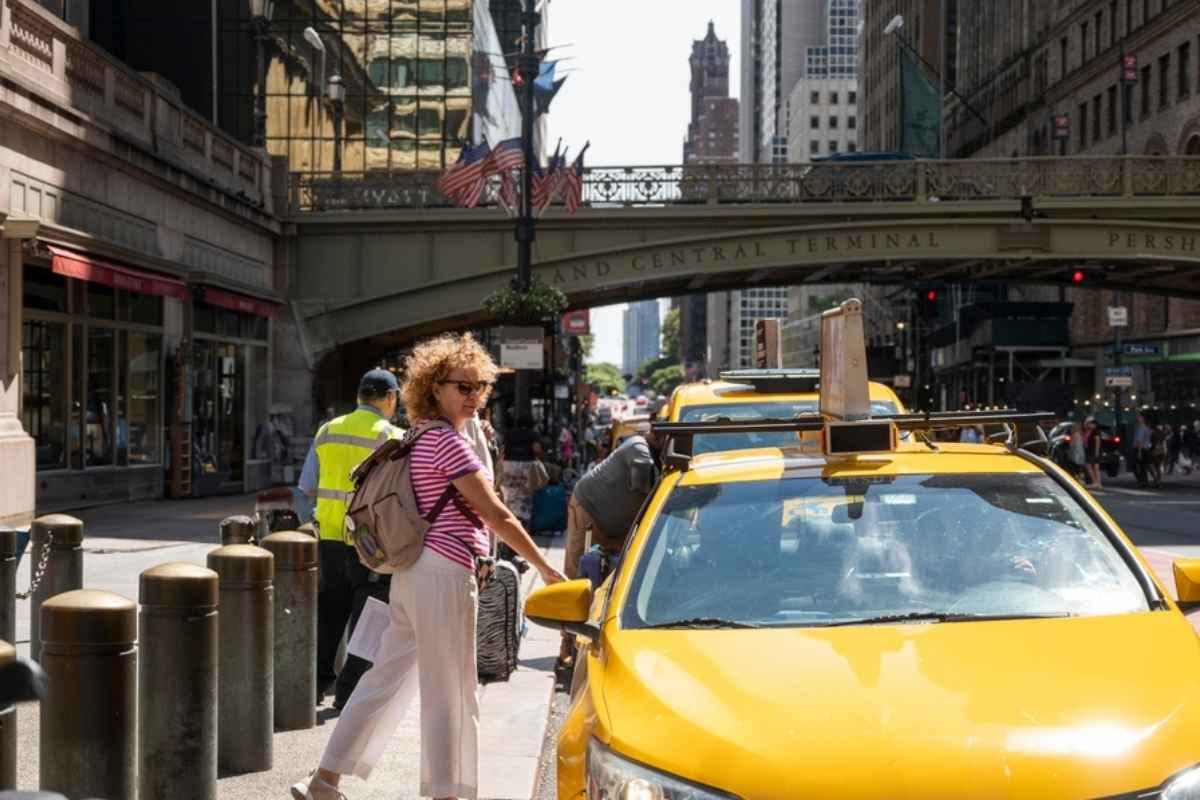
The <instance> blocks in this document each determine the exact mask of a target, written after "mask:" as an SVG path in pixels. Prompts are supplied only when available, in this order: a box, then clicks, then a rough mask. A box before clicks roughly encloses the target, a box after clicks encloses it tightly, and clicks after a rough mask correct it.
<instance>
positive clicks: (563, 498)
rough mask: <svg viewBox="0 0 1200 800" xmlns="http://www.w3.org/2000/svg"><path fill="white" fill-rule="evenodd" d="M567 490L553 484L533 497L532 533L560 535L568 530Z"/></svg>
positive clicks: (538, 491) (539, 490) (530, 525)
mask: <svg viewBox="0 0 1200 800" xmlns="http://www.w3.org/2000/svg"><path fill="white" fill-rule="evenodd" d="M567 499H568V498H567V490H566V489H565V488H564V487H563V486H562V485H560V484H557V483H552V484H550V485H549V486H544V487H542V488H541V489H538V490H537V492H535V493H534V495H533V514H532V519H531V520H530V524H529V527H530V531H529V532H530V533H547V532H548V533H558V532H559V531H565V530H566V529H567Z"/></svg>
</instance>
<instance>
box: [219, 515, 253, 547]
mask: <svg viewBox="0 0 1200 800" xmlns="http://www.w3.org/2000/svg"><path fill="white" fill-rule="evenodd" d="M257 535H258V523H257V522H255V521H254V518H253V517H248V516H246V515H245V514H236V515H234V516H232V517H226V518H225V519H223V520H221V547H226V546H228V545H231V544H254V542H255V537H256V536H257Z"/></svg>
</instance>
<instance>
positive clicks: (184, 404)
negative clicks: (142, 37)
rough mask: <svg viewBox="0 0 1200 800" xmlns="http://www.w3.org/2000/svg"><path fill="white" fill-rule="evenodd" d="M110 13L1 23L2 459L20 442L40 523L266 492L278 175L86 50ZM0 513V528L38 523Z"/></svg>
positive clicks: (66, 7) (278, 297) (105, 56)
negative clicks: (109, 508) (45, 516)
mask: <svg viewBox="0 0 1200 800" xmlns="http://www.w3.org/2000/svg"><path fill="white" fill-rule="evenodd" d="M47 5H49V6H52V7H54V8H53V9H52V10H51V11H48V10H47V8H46V6H47ZM101 5H102V4H99V3H97V4H96V5H92V4H88V3H82V2H70V3H65V4H63V3H36V2H32V0H10V1H9V2H6V3H5V4H4V5H3V7H2V8H0V14H2V17H0V76H2V77H3V80H4V82H5V84H6V86H7V87H8V89H7V91H6V92H5V95H4V97H3V99H2V100H0V104H3V105H4V112H5V113H4V114H3V115H0V129H2V132H0V216H3V217H5V226H4V227H5V235H6V236H7V237H9V238H6V239H5V242H4V243H5V244H6V245H8V246H7V247H6V248H5V249H4V254H5V257H6V262H7V263H6V267H7V282H6V285H5V294H6V299H7V301H8V303H7V306H8V308H9V309H17V310H19V313H16V314H9V315H8V316H7V319H6V322H7V324H6V325H4V326H3V328H2V329H0V334H2V335H3V337H4V345H5V346H4V347H3V348H0V349H2V350H4V351H5V352H6V353H7V356H8V358H7V361H6V370H7V372H8V377H7V378H6V386H7V391H6V392H5V394H4V395H3V405H0V431H3V432H4V433H0V448H4V447H6V446H7V445H8V444H9V443H11V442H15V441H18V440H20V439H21V437H22V436H24V437H27V438H28V440H29V446H28V454H29V456H31V458H30V461H29V464H28V467H29V469H30V475H32V476H34V479H33V482H34V484H35V487H36V506H37V510H38V511H39V512H42V511H47V510H54V509H56V508H67V507H75V506H80V505H89V504H95V503H102V502H110V501H121V500H130V499H137V498H147V497H161V496H163V495H164V494H172V495H181V496H182V495H193V494H204V493H209V492H216V491H247V490H250V489H254V488H257V487H258V486H262V485H266V484H267V483H269V481H270V479H271V456H270V454H269V453H266V452H265V449H263V448H256V446H255V445H256V441H255V436H254V434H255V431H256V430H258V429H259V428H260V427H261V426H263V425H265V424H266V423H268V422H269V418H270V416H271V405H272V400H273V388H274V387H273V385H272V369H271V365H272V357H273V351H274V346H273V338H274V337H275V336H276V335H277V333H278V332H277V330H276V326H275V323H274V320H275V319H277V318H278V317H279V316H280V313H281V311H282V309H283V305H282V301H283V297H284V291H285V289H286V287H285V282H284V280H283V279H282V277H281V276H282V274H285V273H286V265H285V264H283V262H281V261H280V259H279V258H278V257H277V242H278V239H279V236H280V233H281V227H280V224H279V222H278V221H277V219H276V217H275V215H274V208H275V204H276V202H278V201H279V198H278V197H277V196H276V192H275V191H274V190H273V187H277V186H281V185H282V183H283V182H284V175H283V174H282V173H281V172H278V171H277V170H276V169H274V168H273V165H272V162H271V161H270V160H269V158H268V157H267V155H266V154H265V153H264V152H262V151H261V150H254V149H251V148H249V147H246V146H245V145H243V144H242V143H241V142H239V141H238V140H237V139H235V138H234V137H232V136H230V135H229V134H228V133H227V132H225V131H223V130H221V129H219V128H217V127H216V126H213V125H212V124H211V123H209V122H208V121H207V120H205V119H204V118H203V117H202V116H201V115H200V114H198V113H197V112H196V111H195V110H193V109H192V108H189V107H188V106H187V105H186V103H184V102H183V101H182V100H181V93H180V91H179V90H178V89H177V88H176V87H175V86H173V85H172V84H171V83H170V82H168V81H167V80H165V79H164V78H162V77H161V76H159V75H146V74H143V73H141V72H138V71H136V70H134V69H132V68H131V67H130V66H129V65H128V64H126V63H123V62H122V61H120V60H118V59H117V58H115V57H114V56H113V55H112V54H111V53H110V52H108V51H107V50H106V49H104V48H102V47H100V46H98V45H97V44H96V42H95V41H93V40H92V39H89V38H88V37H89V35H90V36H93V37H95V36H99V35H101V34H102V33H103V22H104V21H103V20H102V19H101V17H102V15H101V14H100V13H99V12H100V10H101ZM72 22H74V23H77V24H72ZM31 230H35V232H34V233H32V235H26V236H24V237H23V238H21V239H17V238H14V237H16V235H17V234H18V233H23V234H29V233H30V231H31ZM14 242H15V243H17V246H14V244H13V243H14ZM18 362H19V363H20V364H21V373H20V379H19V380H15V381H14V380H13V378H14V374H13V368H14V365H15V364H16V363H18ZM14 387H19V391H17V390H16V389H15V388H14ZM14 401H15V402H14ZM13 412H15V414H13ZM9 414H13V416H8V415H9ZM18 430H19V431H20V432H21V433H20V434H18V433H17V431H18ZM18 449H20V448H19V447H18ZM266 449H269V448H266ZM0 457H4V456H0ZM21 458H23V456H22V457H21ZM21 458H18V459H17V460H16V461H15V462H10V461H8V459H7V458H5V464H6V474H7V473H8V472H9V470H8V467H9V466H10V465H12V466H16V467H17V468H16V469H14V470H12V471H13V473H14V474H16V473H19V472H20V471H21V468H20V466H19V465H20V461H21ZM31 488H34V487H31ZM2 502H3V506H0V519H4V520H11V519H14V518H19V517H21V516H22V515H26V514H27V513H28V512H30V511H32V505H31V504H30V503H29V502H28V501H27V500H25V499H22V500H19V501H16V500H12V499H10V498H8V497H5V498H4V499H3V501H2Z"/></svg>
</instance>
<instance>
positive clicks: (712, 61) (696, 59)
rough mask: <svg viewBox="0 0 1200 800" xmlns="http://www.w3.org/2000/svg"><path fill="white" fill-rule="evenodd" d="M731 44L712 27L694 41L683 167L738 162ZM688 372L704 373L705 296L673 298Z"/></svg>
mask: <svg viewBox="0 0 1200 800" xmlns="http://www.w3.org/2000/svg"><path fill="white" fill-rule="evenodd" d="M729 61H730V59H729V46H728V45H727V44H726V43H725V41H724V40H722V39H718V38H717V33H716V30H715V28H714V26H713V23H712V22H711V21H710V22H709V23H708V32H707V33H706V34H705V36H704V38H703V39H699V40H697V41H694V42H692V55H691V57H690V58H689V59H688V65H689V66H690V67H691V70H692V81H691V86H690V88H691V93H692V119H691V122H690V123H689V124H688V132H687V139H686V140H685V141H684V143H683V163H684V164H721V163H736V162H737V158H738V101H737V98H734V97H730V96H729ZM673 304H674V305H675V306H676V307H677V308H678V309H679V339H680V349H681V350H682V353H681V356H682V358H683V367H684V374H685V375H687V376H688V377H697V376H699V375H701V374H703V373H704V372H705V363H704V362H705V361H706V355H705V342H706V339H707V327H708V300H707V298H706V297H705V296H704V295H702V294H696V295H686V296H684V297H678V298H675V300H674V301H673Z"/></svg>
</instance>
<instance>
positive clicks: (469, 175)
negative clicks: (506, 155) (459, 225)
mask: <svg viewBox="0 0 1200 800" xmlns="http://www.w3.org/2000/svg"><path fill="white" fill-rule="evenodd" d="M491 150H492V149H491V147H489V146H488V143H487V142H484V143H483V144H479V145H476V146H475V147H468V148H464V149H463V151H462V153H460V154H459V156H458V161H456V162H454V163H453V164H451V165H450V166H449V167H448V168H447V169H446V171H445V172H444V173H443V174H442V177H441V178H439V179H438V182H437V187H438V191H440V192H441V193H442V194H444V195H445V196H446V197H449V198H450V199H451V200H453V201H454V202H455V203H457V204H458V205H460V206H467V207H468V208H471V207H474V206H475V205H476V204H478V203H479V197H480V196H481V195H482V194H483V185H484V183H485V182H486V180H487V178H486V177H484V172H483V171H484V169H486V167H487V163H488V162H489V161H490V160H491V158H490V157H491Z"/></svg>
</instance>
